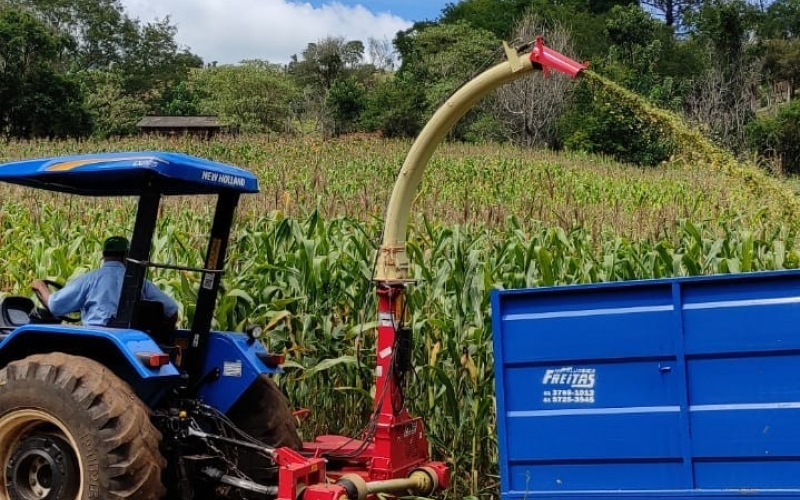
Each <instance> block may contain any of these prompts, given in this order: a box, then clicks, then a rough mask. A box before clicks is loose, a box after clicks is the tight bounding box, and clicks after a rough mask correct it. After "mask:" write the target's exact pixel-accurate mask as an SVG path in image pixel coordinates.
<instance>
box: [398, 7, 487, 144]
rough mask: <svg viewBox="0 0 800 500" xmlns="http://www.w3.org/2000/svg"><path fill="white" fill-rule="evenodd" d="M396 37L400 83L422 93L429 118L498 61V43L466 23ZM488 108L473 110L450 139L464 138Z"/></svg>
mask: <svg viewBox="0 0 800 500" xmlns="http://www.w3.org/2000/svg"><path fill="white" fill-rule="evenodd" d="M415 26H416V28H411V29H410V30H407V31H405V32H401V33H398V36H397V38H396V39H395V47H397V50H398V52H399V53H400V55H401V58H402V61H403V63H402V65H401V66H400V70H399V71H398V76H399V77H400V80H401V81H403V82H406V83H407V84H409V85H414V86H416V87H418V88H419V89H421V90H422V91H423V92H424V95H425V100H426V102H427V105H426V106H425V108H424V113H425V114H426V115H430V114H432V113H433V112H434V111H435V110H436V108H438V107H439V106H440V105H441V104H443V103H444V101H445V100H446V99H447V98H448V97H449V96H450V95H451V94H452V93H453V92H455V91H456V90H457V89H458V88H459V87H460V86H461V85H463V84H464V83H465V82H467V81H468V80H469V79H470V78H471V77H473V76H474V75H476V74H478V73H480V72H481V71H483V70H485V69H487V68H488V67H489V66H490V65H492V64H495V63H496V62H498V60H499V55H500V53H501V50H500V47H501V44H500V41H499V40H498V39H497V38H496V37H495V36H494V34H492V33H491V32H489V31H486V30H482V29H476V28H474V27H472V26H470V25H469V24H468V23H466V22H458V23H454V24H438V25H436V24H427V25H419V24H418V25H415ZM489 107H490V106H488V105H485V106H483V107H481V106H478V107H476V108H473V110H472V111H470V112H469V113H468V114H467V116H466V117H465V118H464V119H463V120H461V122H459V123H458V125H457V126H456V128H455V129H454V131H453V133H452V137H455V138H464V136H465V133H466V131H467V129H468V128H469V127H470V124H471V123H472V122H474V121H475V119H476V118H477V117H478V116H479V115H481V114H482V113H485V112H487V110H488V109H489Z"/></svg>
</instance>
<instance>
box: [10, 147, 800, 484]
mask: <svg viewBox="0 0 800 500" xmlns="http://www.w3.org/2000/svg"><path fill="white" fill-rule="evenodd" d="M409 146H410V143H408V142H404V141H389V140H383V139H374V138H360V139H349V140H341V141H328V142H324V141H319V140H314V139H296V140H286V139H279V140H275V139H272V138H270V137H266V136H244V137H238V138H234V139H215V140H213V141H193V140H191V139H187V138H178V139H155V138H141V139H125V140H121V141H114V142H80V143H78V142H61V143H55V142H21V143H10V144H8V146H7V147H6V149H5V151H3V152H2V158H0V159H1V160H3V161H7V160H12V159H19V158H27V157H38V156H51V155H57V154H67V153H78V152H88V151H110V150H148V149H154V150H170V151H183V152H187V153H190V154H196V155H199V156H204V157H208V158H211V159H215V160H219V161H224V162H228V163H232V164H235V165H238V166H242V167H244V168H248V169H250V170H252V171H253V172H255V173H256V174H257V175H258V176H259V178H260V182H261V187H262V193H260V194H258V195H253V196H249V197H245V199H243V202H242V205H241V208H240V211H239V215H238V219H237V226H236V228H235V230H234V232H233V233H232V242H231V246H230V249H229V255H228V256H229V266H228V270H227V273H226V275H225V277H224V279H223V289H222V290H221V297H220V300H219V302H218V306H217V310H216V318H215V324H214V327H215V328H220V329H230V330H241V329H242V328H243V327H244V326H245V325H248V324H262V325H268V338H267V339H266V341H265V342H266V344H267V346H268V348H269V349H270V350H272V351H275V352H283V353H286V355H287V363H286V373H285V374H284V375H282V377H281V381H280V382H281V384H282V386H283V388H284V389H285V390H286V392H287V393H288V395H289V396H290V399H291V401H292V402H293V404H294V405H295V406H296V407H298V408H300V407H305V408H309V409H311V410H312V415H311V417H310V418H309V419H308V420H307V421H306V422H304V424H303V426H302V429H301V431H302V433H303V434H304V435H305V437H306V438H310V437H313V436H314V435H316V434H320V433H326V432H331V433H346V434H349V433H357V432H358V431H359V429H361V428H362V426H363V425H364V424H365V423H366V421H367V419H368V417H369V414H370V411H371V399H372V396H371V391H372V384H373V370H374V359H375V352H374V328H375V326H376V322H375V320H376V313H375V311H376V303H375V299H374V290H373V286H372V282H371V281H370V279H371V276H372V270H373V263H374V258H375V251H376V248H377V245H378V242H379V238H380V233H381V230H382V227H381V223H382V216H383V211H384V209H385V205H386V201H387V200H388V198H389V194H390V192H391V188H392V186H393V183H394V178H395V174H396V173H397V171H398V170H399V167H400V165H401V164H402V160H403V157H404V155H405V152H406V151H407V150H408V147H409ZM0 196H2V200H3V201H2V211H0V267H1V268H2V270H3V272H2V274H0V290H2V291H3V292H6V293H22V294H26V295H28V294H29V291H28V284H29V283H30V282H31V280H33V279H34V278H39V277H49V278H52V279H57V280H60V281H65V280H68V279H69V278H70V277H72V276H75V275H77V274H80V273H82V272H85V271H86V270H88V269H90V268H93V267H95V266H96V265H97V263H98V261H99V256H100V247H101V242H102V240H103V239H104V238H105V237H106V236H108V235H110V234H112V233H123V234H127V233H129V232H130V230H131V228H132V225H133V211H134V203H133V200H123V201H120V200H105V199H83V198H76V197H69V196H64V195H58V194H42V193H41V192H36V191H32V190H28V189H25V188H18V187H11V186H0ZM783 205H785V200H783V199H782V198H780V197H777V196H770V195H769V192H765V191H763V190H753V189H752V188H751V186H749V185H747V183H742V182H732V178H731V176H730V175H728V174H727V173H726V172H721V171H719V170H718V169H717V170H715V169H711V168H705V166H704V165H700V166H697V167H695V168H689V167H687V164H686V162H681V163H680V164H677V165H676V166H665V167H664V168H663V169H651V170H642V169H637V168H632V167H627V166H623V165H618V164H615V163H613V162H611V161H609V160H606V159H604V158H600V157H592V156H582V155H556V154H553V153H546V152H531V151H528V150H522V149H517V148H514V147H511V146H497V145H492V146H467V145H446V146H443V147H442V148H440V151H439V152H438V153H437V154H436V155H435V156H434V159H433V162H432V164H431V166H430V167H429V170H428V172H427V173H426V177H425V179H424V180H423V183H422V187H421V191H420V193H419V194H418V197H417V200H416V202H415V206H414V207H415V213H416V214H417V215H416V216H415V217H414V218H413V222H412V224H411V226H410V228H409V236H408V253H409V257H410V259H411V263H412V276H413V277H414V278H415V279H417V280H418V282H417V284H416V285H414V286H412V287H410V288H409V295H408V302H409V304H408V309H409V314H410V316H409V321H408V322H409V323H410V325H409V326H411V327H412V328H413V331H414V343H415V346H414V356H415V367H416V368H415V373H414V376H413V377H411V378H410V380H409V382H408V387H407V390H408V393H409V396H408V397H407V398H406V400H407V402H408V403H409V404H410V406H411V410H412V412H413V413H415V414H419V415H422V416H424V417H425V421H426V425H427V427H428V433H429V435H430V439H431V444H432V452H433V454H434V456H435V457H436V458H438V459H444V460H446V461H448V462H449V463H450V464H451V466H452V470H453V474H454V487H453V488H452V489H451V490H450V492H449V493H448V494H449V495H452V496H454V497H457V498H461V497H465V496H475V497H490V496H496V495H497V487H498V478H497V462H498V457H497V446H496V430H495V415H494V385H493V384H494V380H493V369H494V366H493V356H492V344H491V337H492V332H491V312H490V309H489V291H490V290H491V289H493V288H497V287H503V288H517V287H530V286H548V285H564V284H570V283H587V282H596V281H614V280H630V279H639V278H659V277H667V276H676V275H691V274H706V273H727V272H740V271H753V270H761V269H780V268H796V267H798V266H800V253H799V252H798V245H797V241H796V227H797V225H796V224H797V222H796V220H792V219H789V220H784V218H783V217H782V216H781V214H782V213H783V212H782V211H781V209H782V206H783ZM211 210H212V207H210V206H209V204H208V203H207V200H205V199H204V198H201V197H196V198H192V199H189V198H174V199H169V200H168V201H167V202H166V203H165V204H164V206H163V207H162V214H161V221H160V225H159V227H158V230H157V236H156V240H155V242H154V248H153V252H154V257H153V258H154V260H156V261H158V262H163V263H171V264H183V265H199V264H200V263H201V262H202V258H203V255H204V252H205V247H204V245H205V241H206V240H205V238H206V237H207V233H208V231H209V228H210V221H211V217H212V213H211ZM151 278H152V279H153V280H154V281H155V282H156V283H157V284H158V285H159V286H161V287H162V288H163V289H164V290H166V291H167V292H169V293H170V294H171V295H172V296H174V297H175V298H176V299H178V301H179V302H180V303H181V304H182V308H183V309H182V311H181V314H180V316H181V318H182V319H181V321H182V323H183V325H188V324H189V322H190V320H191V318H192V316H193V313H194V311H193V309H192V304H193V303H194V299H195V297H196V290H197V288H198V280H199V276H197V275H195V274H192V273H189V272H182V271H181V272H177V271H161V270H159V271H154V272H153V273H152V275H151Z"/></svg>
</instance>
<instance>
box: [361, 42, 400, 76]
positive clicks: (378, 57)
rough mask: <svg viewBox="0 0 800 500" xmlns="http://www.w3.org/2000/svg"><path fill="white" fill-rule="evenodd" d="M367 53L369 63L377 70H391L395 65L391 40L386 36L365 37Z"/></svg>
mask: <svg viewBox="0 0 800 500" xmlns="http://www.w3.org/2000/svg"><path fill="white" fill-rule="evenodd" d="M367 53H368V54H369V59H370V64H372V66H374V67H375V69H376V70H378V71H392V70H393V69H394V65H395V54H394V49H393V48H392V42H391V41H390V40H389V39H387V38H381V39H378V38H375V37H369V38H368V39H367Z"/></svg>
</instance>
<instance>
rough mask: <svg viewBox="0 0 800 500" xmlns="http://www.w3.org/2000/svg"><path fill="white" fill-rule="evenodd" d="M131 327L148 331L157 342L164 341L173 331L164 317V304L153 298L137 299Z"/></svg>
mask: <svg viewBox="0 0 800 500" xmlns="http://www.w3.org/2000/svg"><path fill="white" fill-rule="evenodd" d="M131 327H132V328H135V329H136V330H141V331H143V332H146V333H148V334H149V335H150V336H151V337H153V339H154V340H155V341H156V342H158V343H159V344H161V343H166V342H167V341H168V339H169V337H170V334H172V333H173V331H174V329H173V328H172V327H171V326H170V325H169V322H168V321H167V320H166V319H164V304H162V303H161V302H157V301H154V300H141V301H139V307H138V308H137V309H136V313H135V314H134V316H133V321H132V322H131Z"/></svg>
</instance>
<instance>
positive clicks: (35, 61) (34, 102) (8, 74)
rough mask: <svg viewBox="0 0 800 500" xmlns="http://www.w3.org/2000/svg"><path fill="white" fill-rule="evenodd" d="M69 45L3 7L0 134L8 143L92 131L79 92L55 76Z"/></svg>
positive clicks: (0, 24) (0, 22) (30, 19)
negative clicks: (57, 66)
mask: <svg viewBox="0 0 800 500" xmlns="http://www.w3.org/2000/svg"><path fill="white" fill-rule="evenodd" d="M69 47H70V39H68V38H66V37H62V36H57V35H54V34H52V33H51V32H50V31H49V30H48V29H47V28H46V27H45V26H44V25H42V23H41V22H39V21H38V20H36V19H35V18H34V17H33V16H32V15H30V14H28V13H26V12H23V11H20V10H18V9H13V8H8V7H0V133H3V134H4V135H6V136H10V137H26V138H29V137H41V136H47V137H66V136H80V135H83V134H85V133H87V132H88V130H89V128H90V125H91V124H90V121H89V116H88V114H87V113H86V111H85V109H84V108H83V102H82V96H81V93H80V88H79V86H78V85H77V83H76V82H75V81H73V80H72V79H70V78H68V77H65V76H62V75H60V74H59V73H57V72H56V70H55V68H54V67H55V66H56V64H57V62H58V60H59V57H60V55H61V53H62V52H63V51H64V50H65V49H68V48H69Z"/></svg>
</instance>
